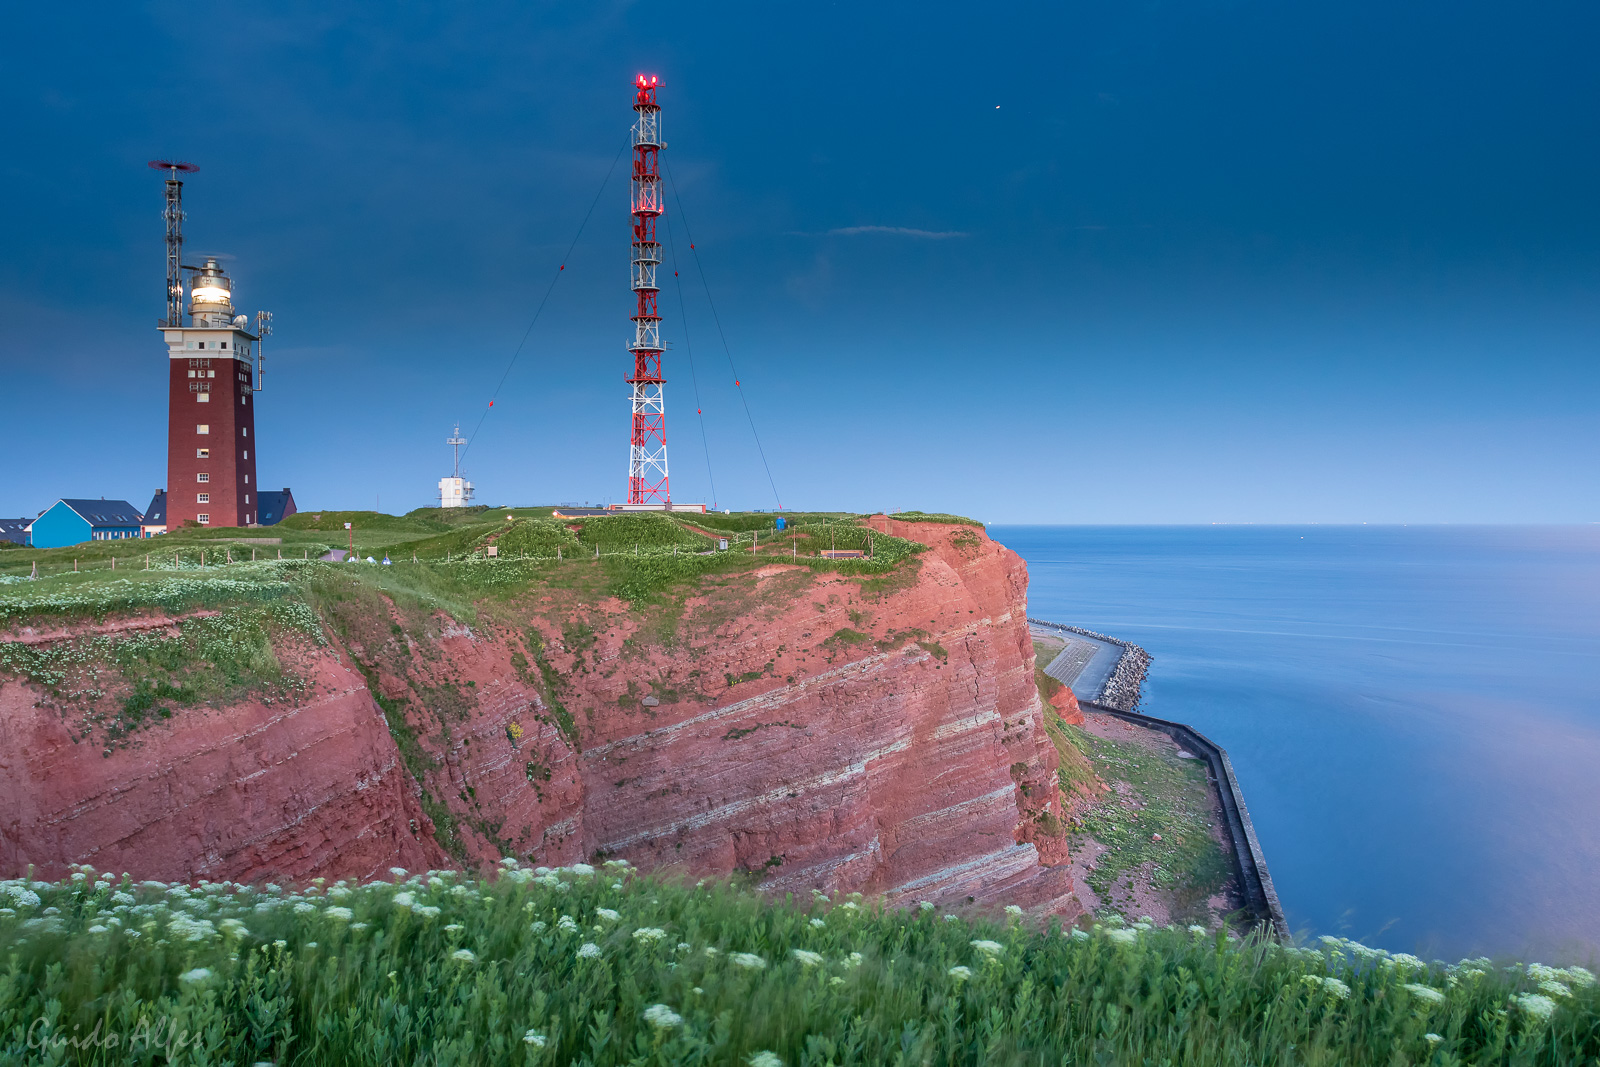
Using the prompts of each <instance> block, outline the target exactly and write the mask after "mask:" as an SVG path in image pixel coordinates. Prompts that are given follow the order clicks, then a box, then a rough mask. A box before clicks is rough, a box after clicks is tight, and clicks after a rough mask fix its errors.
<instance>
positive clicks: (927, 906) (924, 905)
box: [917, 900, 933, 911]
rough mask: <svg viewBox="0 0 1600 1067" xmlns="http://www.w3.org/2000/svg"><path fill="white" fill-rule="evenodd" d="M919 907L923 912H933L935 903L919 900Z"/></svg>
mask: <svg viewBox="0 0 1600 1067" xmlns="http://www.w3.org/2000/svg"><path fill="white" fill-rule="evenodd" d="M917 907H918V908H919V909H920V910H922V911H932V910H933V901H931V900H919V901H917Z"/></svg>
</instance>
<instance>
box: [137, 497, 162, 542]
mask: <svg viewBox="0 0 1600 1067" xmlns="http://www.w3.org/2000/svg"><path fill="white" fill-rule="evenodd" d="M139 532H140V533H141V534H143V535H144V536H145V537H154V536H155V535H156V534H164V533H166V532H167V491H166V490H165V489H157V490H156V495H155V496H153V497H151V498H150V506H149V507H147V508H145V509H144V522H143V523H142V524H141V525H140V526H139Z"/></svg>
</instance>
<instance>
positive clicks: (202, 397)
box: [194, 393, 211, 404]
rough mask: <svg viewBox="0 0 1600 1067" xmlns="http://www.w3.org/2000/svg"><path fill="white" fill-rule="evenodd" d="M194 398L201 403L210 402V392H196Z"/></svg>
mask: <svg viewBox="0 0 1600 1067" xmlns="http://www.w3.org/2000/svg"><path fill="white" fill-rule="evenodd" d="M194 398H195V399H196V400H197V401H199V402H200V403H202V404H209V403H211V394H210V393H196V394H195V396H194Z"/></svg>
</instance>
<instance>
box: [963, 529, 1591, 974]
mask: <svg viewBox="0 0 1600 1067" xmlns="http://www.w3.org/2000/svg"><path fill="white" fill-rule="evenodd" d="M990 533H991V535H992V536H993V537H995V538H996V539H997V540H999V541H1001V542H1002V543H1004V544H1006V545H1008V546H1009V547H1011V548H1012V549H1014V550H1016V551H1017V552H1018V553H1020V554H1021V555H1022V557H1023V558H1024V559H1026V560H1027V561H1028V570H1029V574H1030V583H1031V584H1030V586H1029V613H1030V614H1031V615H1034V616H1036V617H1039V618H1045V619H1050V620H1052V621H1057V622H1067V623H1074V624H1077V625H1082V626H1087V627H1088V628H1090V629H1093V630H1099V631H1101V632H1104V633H1108V634H1111V635H1113V636H1116V637H1121V638H1124V639H1127V640H1131V641H1133V642H1135V643H1137V644H1140V645H1143V646H1144V647H1145V648H1146V649H1148V650H1149V651H1150V653H1151V654H1152V656H1153V657H1154V664H1153V666H1152V668H1151V672H1150V677H1149V681H1148V683H1147V684H1146V687H1145V708H1144V710H1146V711H1147V712H1149V713H1150V714H1153V715H1159V716H1162V717H1164V718H1170V719H1177V720H1180V721H1183V722H1187V723H1190V724H1192V725H1194V726H1195V727H1197V728H1199V729H1200V730H1201V731H1202V732H1203V733H1205V734H1207V735H1209V736H1210V737H1211V738H1212V739H1213V740H1214V741H1216V742H1217V743H1218V744H1220V745H1222V746H1223V747H1225V748H1226V749H1227V750H1228V752H1229V754H1230V755H1231V756H1232V758H1233V763H1234V767H1235V769H1236V770H1237V771H1238V774H1239V778H1240V782H1241V785H1242V786H1243V788H1244V792H1245V799H1246V801H1247V802H1248V804H1249V805H1250V812H1251V815H1252V817H1253V818H1254V820H1255V824H1256V828H1257V831H1258V832H1259V834H1260V837H1261V843H1262V847H1263V849H1264V850H1265V852H1266V857H1267V863H1268V865H1269V867H1270V868H1271V870H1272V876H1273V879H1274V881H1275V882H1276V883H1277V887H1278V892H1279V894H1280V895H1281V896H1282V898H1283V903H1284V908H1285V910H1286V911H1287V912H1288V916H1289V921H1290V924H1291V925H1292V926H1294V927H1295V928H1296V929H1297V930H1304V931H1307V932H1310V933H1313V934H1322V933H1337V934H1341V935H1344V936H1350V937H1356V938H1359V939H1361V940H1364V941H1367V942H1368V943H1369V944H1375V945H1381V946H1382V947H1385V948H1388V949H1390V950H1393V951H1409V952H1415V953H1417V954H1418V955H1422V956H1423V957H1424V958H1430V959H1431V958H1434V957H1440V958H1445V959H1457V958H1460V957H1462V956H1467V955H1477V954H1480V953H1482V954H1487V955H1515V956H1520V957H1522V958H1531V959H1539V960H1543V961H1546V962H1557V961H1561V962H1574V961H1577V962H1586V961H1592V960H1593V959H1594V958H1595V956H1596V954H1597V953H1600V527H1536V528H1530V527H1415V526H1414V527H1377V526H1373V527H1367V526H1358V527H1327V526H1313V527H1259V526H1252V527H1239V526H1205V527H1070V526H1056V527H1049V526H1010V527H1004V526H996V527H991V528H990Z"/></svg>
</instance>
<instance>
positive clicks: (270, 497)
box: [256, 489, 299, 526]
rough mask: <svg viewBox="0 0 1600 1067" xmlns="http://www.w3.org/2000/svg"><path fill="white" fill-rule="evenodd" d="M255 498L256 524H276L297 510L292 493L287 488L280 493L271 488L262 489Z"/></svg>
mask: <svg viewBox="0 0 1600 1067" xmlns="http://www.w3.org/2000/svg"><path fill="white" fill-rule="evenodd" d="M257 500H258V502H259V503H258V506H257V508H256V525H257V526H276V525H278V523H280V522H282V521H283V520H284V519H287V518H288V517H289V516H290V515H293V514H295V513H296V512H297V511H298V510H299V509H298V508H296V507H295V506H294V493H292V492H290V491H289V490H288V489H284V491H283V492H281V493H279V492H275V491H274V490H271V489H265V490H262V492H261V493H260V494H259V496H258V497H257Z"/></svg>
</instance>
